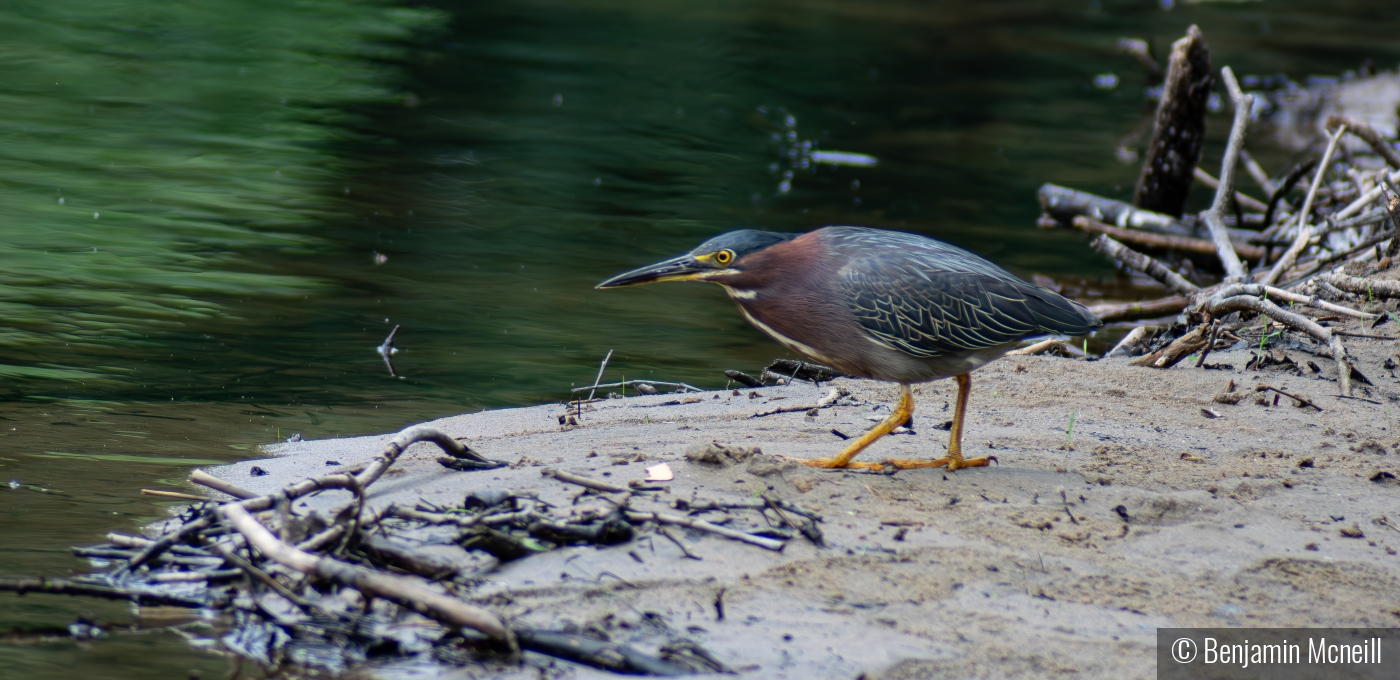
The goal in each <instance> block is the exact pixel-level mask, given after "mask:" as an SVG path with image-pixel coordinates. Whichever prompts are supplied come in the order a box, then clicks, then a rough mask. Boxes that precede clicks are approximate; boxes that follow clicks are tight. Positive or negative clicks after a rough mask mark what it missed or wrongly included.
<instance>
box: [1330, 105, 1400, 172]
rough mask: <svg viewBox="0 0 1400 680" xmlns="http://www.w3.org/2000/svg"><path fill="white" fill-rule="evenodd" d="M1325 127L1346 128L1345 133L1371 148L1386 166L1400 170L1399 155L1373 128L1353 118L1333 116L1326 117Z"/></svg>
mask: <svg viewBox="0 0 1400 680" xmlns="http://www.w3.org/2000/svg"><path fill="white" fill-rule="evenodd" d="M1326 127H1328V128H1334V127H1341V128H1346V131H1347V132H1350V133H1351V134H1353V135H1355V136H1356V138H1357V139H1360V140H1361V141H1363V142H1366V144H1367V145H1368V146H1370V147H1371V150H1372V151H1375V152H1376V155H1377V156H1380V157H1381V158H1383V159H1385V162H1386V164H1387V165H1389V166H1390V167H1392V168H1400V155H1397V154H1396V153H1395V149H1392V148H1390V145H1389V144H1387V143H1386V141H1385V140H1384V139H1381V136H1380V135H1379V134H1378V133H1377V132H1376V130H1375V128H1373V127H1371V126H1370V125H1367V124H1366V123H1364V122H1362V121H1359V120H1356V119H1355V118H1348V117H1346V116H1335V115H1334V116H1328V117H1327V123H1326Z"/></svg>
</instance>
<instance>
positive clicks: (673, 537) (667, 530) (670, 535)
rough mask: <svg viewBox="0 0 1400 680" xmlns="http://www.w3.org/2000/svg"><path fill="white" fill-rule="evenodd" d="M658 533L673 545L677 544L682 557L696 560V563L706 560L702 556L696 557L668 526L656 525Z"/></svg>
mask: <svg viewBox="0 0 1400 680" xmlns="http://www.w3.org/2000/svg"><path fill="white" fill-rule="evenodd" d="M656 533H658V534H661V535H662V536H665V537H666V539H667V540H669V541H671V542H672V543H675V544H676V547H677V548H680V550H681V554H682V555H685V556H686V557H687V558H688V559H692V560H696V561H702V562H703V561H704V560H705V558H703V557H701V556H699V555H696V554H695V553H693V552H690V548H687V547H685V544H684V543H682V542H681V539H680V537H679V536H676V535H675V534H673V533H672V532H671V528H670V527H668V526H666V525H664V524H658V525H656Z"/></svg>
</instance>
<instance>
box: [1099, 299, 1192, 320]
mask: <svg viewBox="0 0 1400 680" xmlns="http://www.w3.org/2000/svg"><path fill="white" fill-rule="evenodd" d="M1189 304H1191V299H1190V298H1187V297H1183V296H1180V295H1173V296H1171V297H1165V298H1161V299H1157V300H1144V301H1142V302H1128V303H1124V304H1116V305H1094V306H1093V307H1090V308H1089V311H1090V312H1093V314H1094V316H1097V317H1099V320H1100V321H1102V322H1104V323H1112V322H1114V321H1136V320H1138V319H1160V318H1162V317H1164V316H1170V315H1172V314H1176V313H1179V312H1180V311H1181V310H1183V309H1186V306H1187V305H1189Z"/></svg>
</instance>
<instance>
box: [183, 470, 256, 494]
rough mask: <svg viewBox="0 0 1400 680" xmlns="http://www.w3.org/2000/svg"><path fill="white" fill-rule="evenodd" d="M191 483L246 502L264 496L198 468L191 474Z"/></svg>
mask: <svg viewBox="0 0 1400 680" xmlns="http://www.w3.org/2000/svg"><path fill="white" fill-rule="evenodd" d="M190 482H192V483H194V484H198V485H200V486H204V487H208V488H210V489H213V490H215V491H218V492H220V493H225V494H228V495H230V496H233V497H234V498H237V499H239V500H244V501H246V500H248V499H249V498H257V497H258V496H260V495H262V494H259V493H258V492H256V491H249V490H247V489H245V488H243V487H241V486H239V485H237V484H234V483H233V482H227V481H224V480H222V479H219V478H218V477H215V476H214V475H211V474H209V473H208V472H205V471H203V470H200V469H198V468H195V470H194V471H193V472H191V473H190Z"/></svg>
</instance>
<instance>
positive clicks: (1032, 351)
mask: <svg viewBox="0 0 1400 680" xmlns="http://www.w3.org/2000/svg"><path fill="white" fill-rule="evenodd" d="M1063 343H1064V340H1061V339H1059V338H1049V339H1046V340H1041V341H1040V342H1037V343H1035V344H1033V345H1027V346H1025V347H1022V348H1021V349H1013V350H1011V351H1010V352H1007V353H1006V356H1009V357H1025V356H1035V355H1037V354H1044V353H1045V352H1048V351H1050V350H1052V349H1054V348H1055V346H1056V345H1060V344H1063Z"/></svg>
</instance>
